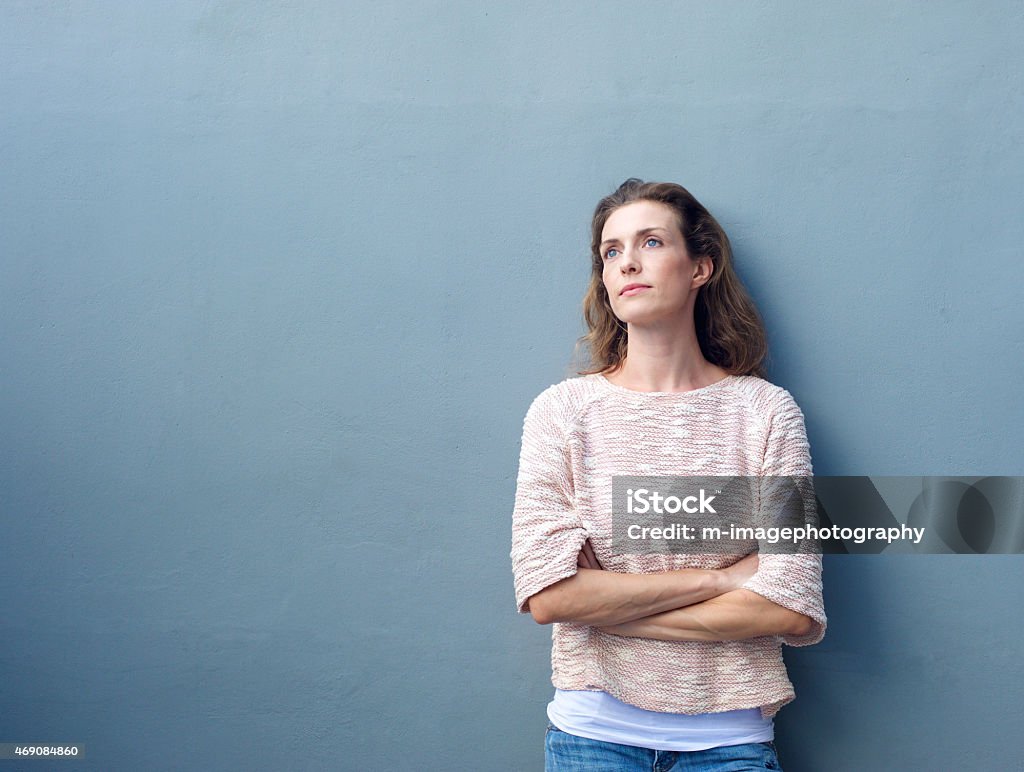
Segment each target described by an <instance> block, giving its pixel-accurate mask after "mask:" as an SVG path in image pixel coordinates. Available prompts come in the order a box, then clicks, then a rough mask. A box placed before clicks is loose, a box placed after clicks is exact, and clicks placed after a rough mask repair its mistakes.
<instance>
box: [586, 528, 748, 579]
mask: <svg viewBox="0 0 1024 772" xmlns="http://www.w3.org/2000/svg"><path fill="white" fill-rule="evenodd" d="M576 565H578V566H580V567H581V568H595V569H598V570H603V567H602V566H601V564H600V563H599V562H597V556H596V555H595V554H594V548H593V546H591V544H590V539H589V538H588V539H587V540H586V541H584V542H583V547H582V548H581V549H580V554H579V555H577V556H576ZM744 581H746V580H745V579H744Z"/></svg>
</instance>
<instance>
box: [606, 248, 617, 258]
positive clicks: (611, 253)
mask: <svg viewBox="0 0 1024 772" xmlns="http://www.w3.org/2000/svg"><path fill="white" fill-rule="evenodd" d="M618 251H619V250H617V249H616V248H615V247H612V248H611V249H609V250H608V251H607V252H605V253H604V259H605V260H611V259H612V258H613V257H615V254H616V253H618Z"/></svg>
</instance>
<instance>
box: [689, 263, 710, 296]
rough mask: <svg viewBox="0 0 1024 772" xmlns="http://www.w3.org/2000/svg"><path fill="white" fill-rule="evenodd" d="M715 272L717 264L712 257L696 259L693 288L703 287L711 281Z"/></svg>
mask: <svg viewBox="0 0 1024 772" xmlns="http://www.w3.org/2000/svg"><path fill="white" fill-rule="evenodd" d="M714 272H715V264H714V262H713V261H712V260H711V258H710V257H698V258H696V259H695V260H694V267H693V283H692V284H691V285H690V286H691V287H693V289H696V288H697V287H702V286H703V285H705V284H707V283H708V281H710V279H711V276H712V275H713V274H714Z"/></svg>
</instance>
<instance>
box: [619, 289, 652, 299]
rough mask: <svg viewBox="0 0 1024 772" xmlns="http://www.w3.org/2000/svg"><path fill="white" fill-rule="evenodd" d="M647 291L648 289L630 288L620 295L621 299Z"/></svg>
mask: <svg viewBox="0 0 1024 772" xmlns="http://www.w3.org/2000/svg"><path fill="white" fill-rule="evenodd" d="M649 289H650V287H631V288H630V289H628V290H625V291H624V292H623V293H622V297H629V296H630V295H639V294H640V293H641V292H644V291H645V290H649Z"/></svg>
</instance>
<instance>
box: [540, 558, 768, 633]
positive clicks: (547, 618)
mask: <svg viewBox="0 0 1024 772" xmlns="http://www.w3.org/2000/svg"><path fill="white" fill-rule="evenodd" d="M746 576H749V573H742V572H741V571H739V570H735V571H730V570H729V569H721V570H712V569H700V568H681V569H677V570H674V571H662V572H659V573H651V574H624V573H618V572H616V571H605V570H601V569H591V568H583V567H581V568H579V569H578V570H577V572H576V574H575V575H573V576H570V577H568V578H566V579H562V580H561V581H559V582H556V583H554V584H552V585H551V586H549V587H546V588H545V589H543V590H541V591H540V592H538V593H537V594H535V595H533V596H532V597H531V598H530V612H531V613H532V614H533V617H534V619H536V620H537V621H538V622H540V623H541V624H548V623H551V622H575V623H577V624H584V625H594V626H599V625H617V624H621V623H624V622H629V621H631V620H634V619H640V618H643V617H650V616H651V615H652V614H659V613H661V612H664V611H668V610H670V609H678V608H679V607H681V606H689V605H690V604H694V603H700V602H701V601H706V600H708V599H710V598H714V597H716V596H719V595H721V594H722V593H725V592H729V591H730V590H732V589H734V588H735V587H738V586H739V584H742V582H743V581H745V577H746Z"/></svg>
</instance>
